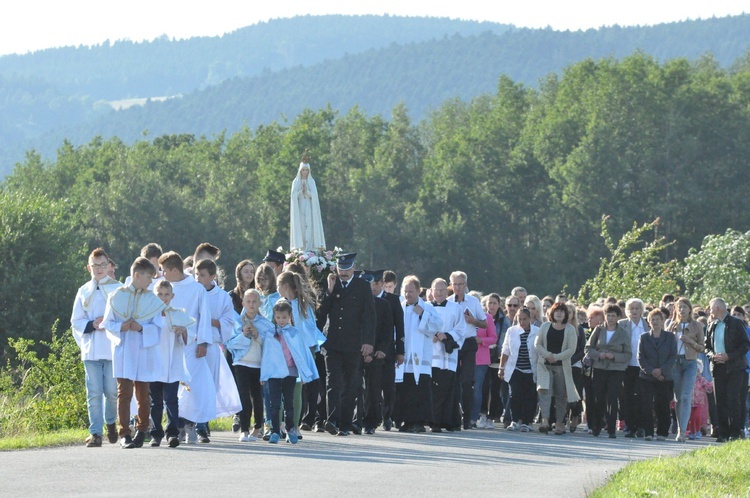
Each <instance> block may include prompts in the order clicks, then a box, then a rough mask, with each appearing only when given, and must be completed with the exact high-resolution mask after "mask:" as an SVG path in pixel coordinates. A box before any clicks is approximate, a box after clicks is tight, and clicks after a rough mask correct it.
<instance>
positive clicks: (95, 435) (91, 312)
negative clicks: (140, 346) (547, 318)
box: [70, 247, 122, 447]
mask: <svg viewBox="0 0 750 498" xmlns="http://www.w3.org/2000/svg"><path fill="white" fill-rule="evenodd" d="M86 269H87V270H88V271H89V273H90V274H91V280H90V281H89V282H87V283H86V284H85V285H83V286H81V288H80V289H78V293H77V294H76V298H75V301H74V302H73V313H72V314H71V316H70V326H71V328H72V330H73V337H74V338H75V340H76V343H77V344H78V347H79V348H81V360H83V365H84V368H85V370H86V397H87V406H88V414H89V437H88V438H87V439H86V446H88V447H98V446H101V445H102V427H103V425H104V423H105V422H106V424H107V439H108V440H109V442H110V443H116V442H117V427H116V425H115V420H117V382H116V381H115V377H114V375H112V343H111V342H110V340H109V337H107V333H106V332H105V331H104V328H103V327H102V326H101V324H102V318H103V317H104V309H105V307H106V305H107V298H108V296H109V294H111V293H112V292H114V291H115V290H117V289H118V288H119V287H120V286H121V285H122V284H120V282H118V281H117V280H113V279H112V278H110V277H109V276H108V275H107V272H108V271H109V256H107V253H106V252H105V251H104V249H102V248H101V247H99V248H97V249H94V250H93V251H92V252H91V254H89V258H88V265H87V266H86ZM102 406H104V409H103V410H102ZM102 411H104V413H103V414H102Z"/></svg>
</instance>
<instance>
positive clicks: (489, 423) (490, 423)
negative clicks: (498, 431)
mask: <svg viewBox="0 0 750 498" xmlns="http://www.w3.org/2000/svg"><path fill="white" fill-rule="evenodd" d="M487 428H488V429H494V428H495V422H493V421H492V419H491V418H488V419H487Z"/></svg>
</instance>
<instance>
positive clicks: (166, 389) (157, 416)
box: [149, 382, 183, 439]
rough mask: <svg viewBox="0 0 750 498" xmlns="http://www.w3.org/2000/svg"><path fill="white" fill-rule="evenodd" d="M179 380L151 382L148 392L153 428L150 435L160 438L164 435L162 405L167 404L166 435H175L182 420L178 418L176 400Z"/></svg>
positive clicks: (178, 408)
mask: <svg viewBox="0 0 750 498" xmlns="http://www.w3.org/2000/svg"><path fill="white" fill-rule="evenodd" d="M179 387H180V383H179V382H170V383H166V382H151V383H150V384H149V393H150V394H151V420H152V421H153V423H154V428H153V429H151V437H155V438H158V439H161V438H163V437H164V429H163V428H162V425H161V418H162V415H164V405H167V437H168V438H169V437H177V436H178V435H179V434H180V428H181V427H182V425H183V422H182V421H181V420H180V407H179V403H178V401H177V391H178V390H179Z"/></svg>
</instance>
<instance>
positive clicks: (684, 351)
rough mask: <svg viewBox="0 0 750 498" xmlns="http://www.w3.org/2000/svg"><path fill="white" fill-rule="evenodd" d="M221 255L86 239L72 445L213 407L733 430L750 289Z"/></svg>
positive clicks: (517, 424) (183, 429) (295, 424)
mask: <svg viewBox="0 0 750 498" xmlns="http://www.w3.org/2000/svg"><path fill="white" fill-rule="evenodd" d="M219 257H220V250H219V249H218V248H216V247H215V246H213V245H211V244H208V243H203V244H200V245H199V246H198V247H197V248H196V251H195V253H194V254H193V255H192V256H190V257H188V258H185V259H183V258H182V257H181V256H180V255H179V254H177V253H176V252H173V251H170V252H163V250H162V248H161V247H160V246H159V245H157V244H155V243H151V244H148V245H146V246H145V247H143V249H142V250H141V256H140V257H138V258H137V259H136V260H135V261H134V262H133V264H132V266H131V267H130V276H129V277H128V278H127V279H126V280H125V282H124V283H121V282H119V281H118V280H117V279H116V278H115V274H114V272H115V265H114V263H113V262H112V261H111V260H110V258H109V257H108V255H107V253H106V252H105V251H104V250H103V249H101V248H98V249H95V250H94V251H92V252H91V254H90V255H89V257H88V265H87V269H88V271H89V272H90V274H91V280H90V281H88V282H86V283H85V284H84V285H83V286H81V288H80V289H79V290H78V293H77V295H76V297H75V301H74V306H73V312H72V316H71V326H72V330H73V334H74V337H75V339H76V342H77V343H78V345H79V347H80V349H81V358H82V360H83V363H84V368H85V373H86V392H87V403H88V405H87V406H88V416H89V423H90V425H89V433H90V435H89V437H88V438H87V439H86V445H87V446H89V447H97V446H101V445H102V441H103V437H104V435H105V433H106V437H107V439H108V440H109V442H110V443H117V442H118V441H119V444H120V445H121V446H122V447H123V448H137V447H141V446H143V445H144V443H145V442H146V441H147V439H150V443H149V444H150V445H151V446H160V445H161V444H162V442H164V443H165V444H166V445H167V446H169V447H177V446H179V445H180V444H184V443H188V444H192V443H197V442H201V443H209V442H210V424H209V423H210V422H211V421H212V420H214V419H216V418H218V417H226V416H233V417H234V423H233V430H234V431H235V432H237V433H238V438H239V441H240V442H251V441H257V440H265V441H268V442H270V443H278V442H279V441H281V440H286V441H287V442H288V443H292V444H296V443H297V442H298V441H299V440H300V439H302V437H303V434H302V433H303V432H305V431H316V432H327V433H330V434H332V435H336V436H349V435H350V434H352V433H354V434H374V433H375V431H376V430H381V429H382V430H385V431H390V430H398V431H401V432H412V433H423V432H428V431H430V432H444V431H448V432H453V431H460V430H473V429H499V428H500V427H503V428H505V429H507V430H510V431H520V432H535V431H538V432H541V433H551V434H554V435H558V436H562V435H564V434H565V433H566V432H575V431H576V430H581V431H586V432H589V433H590V434H591V435H592V436H599V435H600V434H602V433H603V432H604V433H605V434H607V435H608V436H609V437H610V438H616V437H617V434H618V431H619V432H621V434H622V435H623V436H624V437H626V438H635V437H641V438H644V439H645V440H649V441H650V440H653V439H656V440H665V439H667V438H670V439H675V440H677V441H680V442H684V441H686V440H688V439H690V440H692V439H700V438H701V437H703V436H706V435H710V436H711V437H715V438H716V441H717V442H722V441H727V440H732V439H738V438H742V437H744V435H745V427H746V423H747V415H748V410H747V406H746V405H747V401H748V358H747V357H748V355H750V339H748V329H747V323H746V315H747V313H748V311H750V309H749V308H748V307H745V308H742V307H739V306H735V307H733V308H732V307H730V306H728V305H727V303H725V302H724V301H723V300H722V299H721V298H715V299H713V300H712V301H711V303H710V305H709V307H708V308H706V309H701V308H699V307H693V306H692V304H691V303H690V301H689V300H688V299H687V298H685V297H677V298H675V296H671V295H665V296H664V297H663V299H662V301H661V302H660V303H658V304H655V303H654V304H652V303H644V302H643V301H642V300H640V299H638V298H637V297H631V298H630V299H628V300H627V301H621V300H618V299H616V298H611V297H610V298H602V299H600V300H599V301H597V302H596V303H593V304H591V305H589V306H588V307H586V308H583V307H581V306H578V305H577V304H576V303H575V302H573V301H570V300H568V299H567V298H566V296H564V295H559V296H555V297H553V296H545V297H543V298H542V299H540V298H539V297H538V296H536V295H533V294H529V293H528V292H527V291H526V290H525V289H524V288H522V287H516V288H514V289H513V291H512V292H511V294H510V295H509V296H507V297H503V296H500V295H499V294H497V293H489V294H486V295H482V294H481V293H478V292H473V291H469V290H468V283H469V282H468V278H469V276H468V275H467V274H466V273H464V272H461V271H454V272H453V273H451V274H450V276H449V278H447V279H443V278H436V279H434V280H433V281H432V282H431V283H430V285H429V287H423V286H422V283H421V282H420V280H419V278H418V277H416V276H415V275H408V276H405V277H404V278H403V279H402V281H401V286H400V287H397V284H398V281H397V276H396V275H395V273H393V272H392V271H384V270H361V271H355V269H354V261H355V257H356V254H343V255H340V256H339V257H338V260H337V265H336V271H334V272H331V273H330V274H329V275H328V276H327V278H325V279H324V280H322V281H315V279H314V278H312V277H311V275H310V274H309V272H308V267H307V266H306V265H305V264H304V263H300V262H291V263H289V262H287V261H286V259H287V257H286V255H285V254H282V253H279V252H277V251H273V250H269V251H268V253H267V254H266V256H265V257H264V258H263V262H262V263H261V264H259V265H257V266H256V265H255V264H254V263H253V262H252V261H250V260H243V261H241V262H240V263H239V264H238V265H237V266H236V270H235V277H236V282H237V284H236V286H235V287H234V288H232V289H231V290H229V291H225V290H224V289H222V285H221V283H222V281H223V276H222V271H221V268H220V267H218V266H217V264H216V260H217V259H218V258H219ZM165 410H166V426H165V425H164V423H163V417H164V412H165ZM131 425H132V426H133V427H132V428H131ZM133 432H134V433H133Z"/></svg>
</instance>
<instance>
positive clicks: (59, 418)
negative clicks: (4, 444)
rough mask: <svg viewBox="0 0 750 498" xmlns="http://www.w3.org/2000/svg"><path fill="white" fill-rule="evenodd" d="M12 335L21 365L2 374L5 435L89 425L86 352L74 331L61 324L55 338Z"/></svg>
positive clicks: (0, 425)
mask: <svg viewBox="0 0 750 498" xmlns="http://www.w3.org/2000/svg"><path fill="white" fill-rule="evenodd" d="M39 344H40V345H41V346H43V348H45V349H47V350H48V351H49V354H40V353H38V352H37V349H38V348H37V347H36V346H37V344H36V342H35V341H34V340H32V339H9V345H10V347H11V349H13V350H14V351H15V356H16V361H17V363H14V364H11V362H10V361H8V363H7V364H6V366H5V367H4V368H3V370H2V371H1V372H0V437H6V436H12V435H18V434H25V433H32V432H47V431H54V430H58V429H69V428H80V427H85V426H87V425H88V422H87V420H88V414H87V410H86V387H85V380H84V378H85V374H84V369H83V362H82V361H81V355H80V351H79V349H78V346H77V345H76V343H75V340H74V339H73V334H72V332H71V331H70V330H66V331H65V332H63V333H60V332H59V331H58V330H57V323H56V324H55V326H53V328H52V340H51V341H39Z"/></svg>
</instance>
